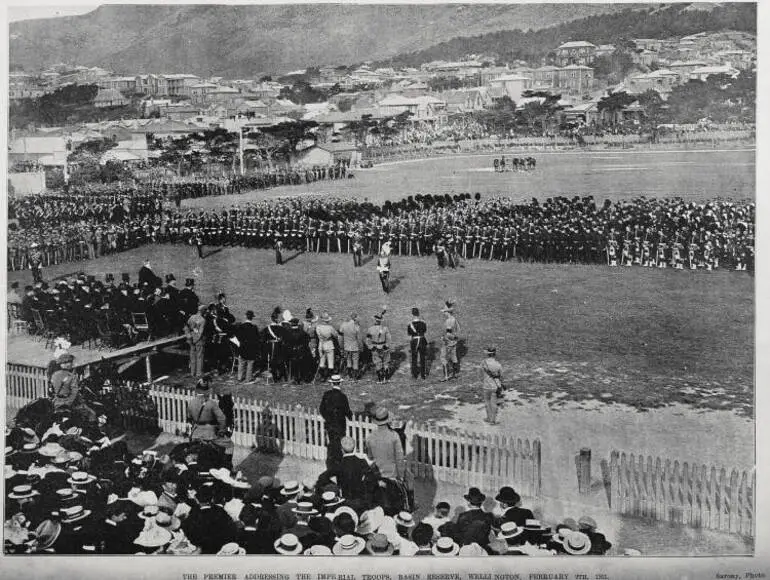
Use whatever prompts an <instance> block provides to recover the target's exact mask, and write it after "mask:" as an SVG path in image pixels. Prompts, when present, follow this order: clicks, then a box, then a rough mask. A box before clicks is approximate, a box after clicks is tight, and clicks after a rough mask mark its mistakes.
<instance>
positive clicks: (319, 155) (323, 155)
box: [297, 142, 361, 167]
mask: <svg viewBox="0 0 770 580" xmlns="http://www.w3.org/2000/svg"><path fill="white" fill-rule="evenodd" d="M338 161H345V162H347V163H350V165H351V166H356V165H358V164H359V163H360V162H361V152H360V151H359V149H358V147H356V146H355V145H354V144H353V143H350V142H346V143H319V144H317V145H313V146H312V147H309V148H308V149H305V150H304V151H303V152H302V153H300V154H299V156H298V157H297V163H298V164H299V165H304V166H305V167H312V166H314V165H321V166H323V165H334V164H335V163H337V162H338Z"/></svg>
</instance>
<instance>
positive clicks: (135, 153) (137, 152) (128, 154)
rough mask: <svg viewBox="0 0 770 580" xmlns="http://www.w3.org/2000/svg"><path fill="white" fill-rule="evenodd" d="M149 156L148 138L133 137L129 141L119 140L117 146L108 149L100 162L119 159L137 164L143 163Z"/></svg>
mask: <svg viewBox="0 0 770 580" xmlns="http://www.w3.org/2000/svg"><path fill="white" fill-rule="evenodd" d="M148 158H149V151H148V150H147V140H146V139H131V140H129V141H118V145H117V147H113V148H112V149H110V150H109V151H106V152H105V153H104V154H103V155H102V157H101V159H100V160H99V163H100V164H101V165H104V164H106V163H107V162H108V161H117V162H120V163H128V164H136V163H143V162H145V161H147V159H148Z"/></svg>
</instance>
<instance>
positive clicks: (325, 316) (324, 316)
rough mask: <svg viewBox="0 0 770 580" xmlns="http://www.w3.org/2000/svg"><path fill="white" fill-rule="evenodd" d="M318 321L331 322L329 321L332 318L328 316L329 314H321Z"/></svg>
mask: <svg viewBox="0 0 770 580" xmlns="http://www.w3.org/2000/svg"><path fill="white" fill-rule="evenodd" d="M320 320H321V322H331V321H332V317H331V316H329V313H328V312H323V313H322V314H321V318H320Z"/></svg>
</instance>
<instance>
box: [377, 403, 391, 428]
mask: <svg viewBox="0 0 770 580" xmlns="http://www.w3.org/2000/svg"><path fill="white" fill-rule="evenodd" d="M389 420H390V413H389V412H388V410H387V409H386V408H385V407H378V408H377V409H376V410H375V411H374V422H375V423H377V424H378V425H386V424H387V423H388V421H389Z"/></svg>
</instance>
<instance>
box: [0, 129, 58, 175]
mask: <svg viewBox="0 0 770 580" xmlns="http://www.w3.org/2000/svg"><path fill="white" fill-rule="evenodd" d="M68 154H69V151H68V148H67V139H66V138H65V137H63V136H59V137H22V138H20V139H15V140H13V141H11V143H10V145H9V147H8V164H9V165H13V164H14V163H17V162H24V163H36V164H38V165H42V166H51V167H53V166H60V167H61V166H64V165H65V163H66V160H67V155H68Z"/></svg>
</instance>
